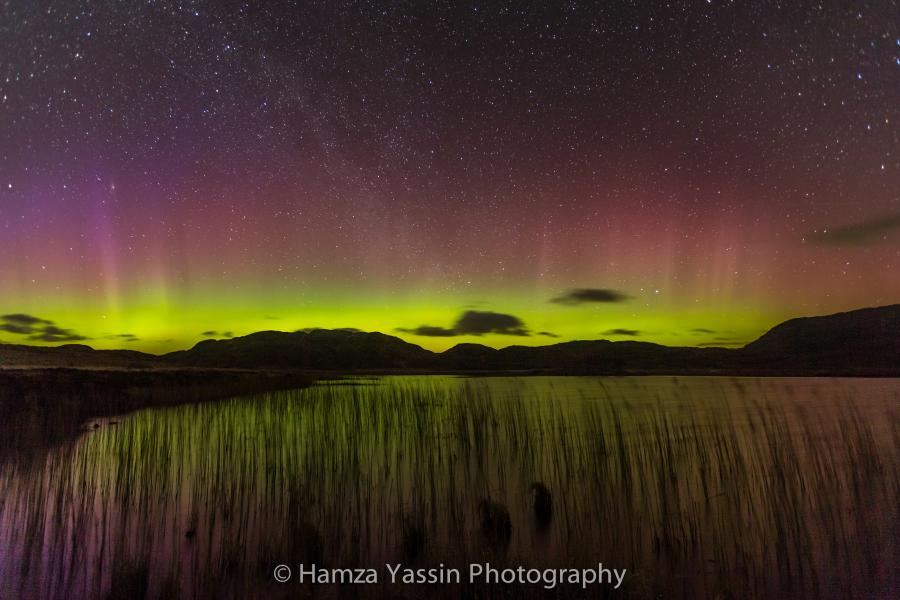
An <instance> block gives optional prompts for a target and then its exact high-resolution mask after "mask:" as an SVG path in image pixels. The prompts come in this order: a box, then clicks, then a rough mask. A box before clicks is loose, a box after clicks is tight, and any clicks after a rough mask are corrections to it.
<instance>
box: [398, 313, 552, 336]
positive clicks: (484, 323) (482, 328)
mask: <svg viewBox="0 0 900 600" xmlns="http://www.w3.org/2000/svg"><path fill="white" fill-rule="evenodd" d="M397 331H400V332H403V333H411V334H413V335H422V336H427V337H453V336H457V335H486V334H489V333H494V334H499V335H519V336H527V335H531V334H530V333H529V331H528V328H526V327H525V323H523V322H522V319H520V318H519V317H516V316H513V315H507V314H504V313H496V312H489V311H478V310H467V311H466V312H464V313H463V314H462V315H460V317H459V319H457V320H456V324H455V325H454V326H453V327H452V328H451V329H448V328H446V327H440V326H438V325H420V326H418V327H413V328H410V329H405V328H400V329H397ZM546 333H547V332H543V333H542V335H546Z"/></svg>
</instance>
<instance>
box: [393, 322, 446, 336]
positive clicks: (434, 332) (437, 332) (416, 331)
mask: <svg viewBox="0 0 900 600" xmlns="http://www.w3.org/2000/svg"><path fill="white" fill-rule="evenodd" d="M396 331H399V332H401V333H410V334H412V335H421V336H425V337H453V336H455V335H459V334H458V333H456V330H454V329H447V328H446V327H438V326H436V325H420V326H419V327H412V328H404V327H398V328H397V329H396Z"/></svg>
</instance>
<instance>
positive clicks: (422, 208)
mask: <svg viewBox="0 0 900 600" xmlns="http://www.w3.org/2000/svg"><path fill="white" fill-rule="evenodd" d="M898 14H900V10H898V5H897V3H896V2H894V1H892V0H882V1H880V2H861V3H854V5H853V7H852V8H847V7H841V6H833V5H831V4H828V5H825V4H823V5H822V6H820V7H815V6H812V5H804V6H803V7H800V6H799V5H794V3H784V4H780V3H777V2H773V3H766V2H763V3H731V2H719V1H717V0H712V1H706V0H702V1H696V2H684V3H670V4H669V5H664V4H657V3H640V5H638V6H631V5H626V4H624V3H596V4H594V3H579V2H554V3H545V2H539V3H524V2H516V3H501V2H484V3H482V2H452V3H447V2H439V3H418V2H409V3H406V2H395V3H376V2H369V1H363V2H308V3H307V2H304V3H296V2H284V1H273V2H265V3H248V2H190V1H184V2H162V1H161V2H153V1H148V2H74V1H53V2H46V1H33V2H32V1H29V2H4V3H2V4H0V245H2V252H0V315H6V316H7V317H8V318H4V319H0V341H2V342H8V343H38V344H43V343H54V344H55V343H61V342H66V341H77V342H79V343H87V344H90V345H91V346H94V347H96V348H116V347H127V348H133V349H138V350H146V351H151V352H164V351H168V350H174V349H178V348H184V347H188V346H190V345H192V344H194V343H195V342H197V341H198V340H200V339H202V338H203V337H204V335H207V336H215V335H221V334H223V333H224V332H228V333H229V334H233V335H244V334H247V333H251V332H253V331H258V330H263V329H278V330H285V331H290V330H295V329H300V328H305V327H353V328H359V329H363V330H372V331H376V330H377V331H382V332H385V333H391V334H394V335H398V336H400V337H403V338H404V339H407V340H409V341H412V342H415V343H417V344H420V345H423V346H425V347H427V348H430V349H435V350H440V349H444V348H448V347H450V346H452V345H454V344H456V343H459V342H480V343H485V344H488V345H492V346H504V345H509V344H546V343H550V342H553V341H566V340H572V339H598V338H603V337H606V338H609V339H617V340H621V339H641V340H648V341H654V342H659V343H665V344H673V345H675V344H677V345H701V344H722V345H734V344H740V343H743V342H746V341H749V340H750V339H752V338H754V337H756V336H757V335H759V334H760V333H762V332H763V331H764V330H765V329H767V328H768V327H770V326H772V325H774V324H776V323H777V322H779V321H781V320H783V319H785V318H788V317H793V316H802V315H813V314H825V313H829V312H836V311H840V310H847V309H852V308H859V307H863V306H875V305H883V304H890V303H896V302H900V277H898V276H897V272H898V270H900V140H898V137H900V135H898V132H900V129H898V123H900V25H898V17H897V15H898ZM489 314H494V315H495V316H494V317H490V316H487V317H485V315H489ZM471 315H475V316H474V317H473V316H471ZM503 316H505V317H509V318H511V319H514V320H513V321H510V320H509V319H506V320H504V319H503V318H502V317H503ZM29 319H30V320H29ZM498 319H499V320H498ZM48 328H52V329H48Z"/></svg>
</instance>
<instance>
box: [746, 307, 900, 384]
mask: <svg viewBox="0 0 900 600" xmlns="http://www.w3.org/2000/svg"><path fill="white" fill-rule="evenodd" d="M741 354H742V359H743V362H744V363H745V364H746V365H751V366H757V367H766V368H772V369H786V370H794V369H804V370H807V371H811V372H836V373H840V372H844V371H847V370H848V369H853V370H861V371H863V372H873V373H879V372H891V373H896V374H900V304H894V305H891V306H882V307H879V308H863V309H859V310H853V311H850V312H843V313H837V314H833V315H828V316H823V317H804V318H799V319H791V320H789V321H785V322H784V323H781V324H780V325H776V326H775V327H773V328H772V329H770V330H769V331H768V332H766V333H765V334H764V335H763V336H761V337H760V338H759V339H758V340H756V341H754V342H751V343H750V344H747V345H746V346H745V347H744V348H743V349H742V350H741Z"/></svg>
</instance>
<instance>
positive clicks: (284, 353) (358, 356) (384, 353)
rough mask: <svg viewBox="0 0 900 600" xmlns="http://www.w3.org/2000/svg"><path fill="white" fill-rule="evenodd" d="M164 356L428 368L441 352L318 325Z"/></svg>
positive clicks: (202, 361)
mask: <svg viewBox="0 0 900 600" xmlns="http://www.w3.org/2000/svg"><path fill="white" fill-rule="evenodd" d="M163 360H165V361H166V362H169V363H174V364H178V365H190V366H205V367H209V366H215V367H245V368H249V367H281V368H289V367H290V368H305V369H427V368H432V367H434V366H435V364H434V363H435V354H434V353H433V352H429V351H428V350H425V349H424V348H422V347H420V346H416V345H415V344H410V343H408V342H404V341H403V340H401V339H400V338H396V337H393V336H390V335H385V334H383V333H364V332H361V331H348V330H339V329H338V330H329V329H315V330H312V331H296V332H294V333H283V332H280V331H262V332H259V333H253V334H250V335H247V336H244V337H238V338H232V339H228V340H205V341H202V342H200V343H198V344H197V345H196V346H194V347H193V348H191V349H190V350H183V351H180V352H173V353H171V354H167V355H165V356H164V357H163Z"/></svg>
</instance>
